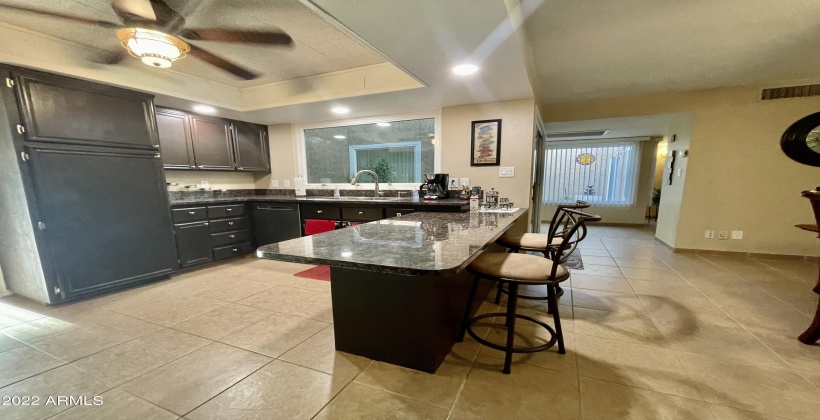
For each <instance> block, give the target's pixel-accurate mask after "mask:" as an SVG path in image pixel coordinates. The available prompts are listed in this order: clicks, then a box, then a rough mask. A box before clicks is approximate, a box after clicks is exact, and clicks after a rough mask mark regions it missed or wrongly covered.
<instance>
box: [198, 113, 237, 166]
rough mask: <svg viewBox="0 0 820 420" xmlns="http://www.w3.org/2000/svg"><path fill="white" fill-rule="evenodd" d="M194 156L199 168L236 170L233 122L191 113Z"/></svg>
mask: <svg viewBox="0 0 820 420" xmlns="http://www.w3.org/2000/svg"><path fill="white" fill-rule="evenodd" d="M190 118H191V131H192V134H193V139H194V158H195V159H196V167H197V168H198V169H224V170H234V169H235V168H236V165H235V163H234V159H233V148H232V145H231V123H230V122H228V121H226V120H221V119H219V118H208V117H200V116H198V115H191V117H190Z"/></svg>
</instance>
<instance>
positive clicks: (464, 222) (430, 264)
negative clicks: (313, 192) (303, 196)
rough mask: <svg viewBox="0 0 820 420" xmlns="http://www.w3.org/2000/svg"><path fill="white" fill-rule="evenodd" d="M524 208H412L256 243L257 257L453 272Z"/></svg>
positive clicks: (399, 271) (387, 270)
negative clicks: (483, 210)
mask: <svg viewBox="0 0 820 420" xmlns="http://www.w3.org/2000/svg"><path fill="white" fill-rule="evenodd" d="M526 211H527V209H520V210H517V211H516V212H514V213H438V212H417V213H413V214H408V215H405V216H401V217H395V218H392V219H386V220H380V221H376V222H371V223H366V224H362V225H359V226H351V227H347V228H344V229H338V230H334V231H331V232H325V233H320V234H317V235H313V236H306V237H302V238H297V239H291V240H289V241H284V242H279V243H275V244H270V245H265V246H262V247H260V248H259V249H258V250H257V251H256V254H257V256H258V257H260V258H268V259H272V260H280V261H291V262H299V263H308V264H326V265H330V266H333V267H345V268H353V269H359V270H367V271H377V272H383V273H393V274H408V275H424V274H430V273H453V272H457V271H458V270H459V269H460V268H461V267H462V266H463V265H464V264H465V263H466V262H468V261H472V259H473V258H474V257H475V256H476V255H477V253H478V251H480V250H481V249H482V248H484V246H486V245H487V244H489V243H492V242H494V241H495V240H496V239H497V238H498V237H499V236H501V234H502V233H503V232H504V231H505V230H507V229H508V228H509V227H510V226H512V224H513V222H515V221H516V220H517V219H518V218H520V217H521V216H523V215H524V214H525V213H526Z"/></svg>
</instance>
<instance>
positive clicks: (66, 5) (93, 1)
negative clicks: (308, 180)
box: [0, 0, 384, 87]
mask: <svg viewBox="0 0 820 420" xmlns="http://www.w3.org/2000/svg"><path fill="white" fill-rule="evenodd" d="M0 3H5V4H16V5H24V6H27V7H31V8H36V9H42V10H47V11H53V12H60V13H65V14H72V15H77V16H82V17H87V18H95V19H101V20H107V21H110V22H119V21H118V19H117V17H116V15H115V14H114V12H113V11H112V10H111V7H110V3H109V1H108V0H0ZM167 3H168V4H169V5H170V6H171V7H172V8H174V9H175V10H177V11H178V12H180V13H181V14H182V15H183V16H185V18H186V21H187V22H186V27H188V28H206V27H221V28H231V29H257V30H271V29H278V30H284V31H285V32H287V33H288V34H290V36H291V37H293V39H294V41H295V42H294V46H293V47H291V48H282V47H275V46H256V45H243V44H228V43H219V42H193V43H196V45H197V46H199V47H201V48H203V49H206V50H208V51H211V52H213V53H215V54H218V55H220V56H222V57H224V58H226V59H228V60H231V61H233V62H235V63H237V64H239V65H241V66H243V67H247V68H249V69H251V70H254V71H256V72H258V73H260V74H261V75H262V76H261V77H259V78H258V79H254V80H252V81H243V80H240V79H238V78H236V77H234V76H232V75H230V74H227V73H225V72H222V71H221V70H219V69H216V68H214V67H212V66H210V65H208V64H205V63H204V62H201V61H199V60H198V59H196V58H193V57H187V58H185V59H183V60H180V61H178V62H176V63H175V64H174V67H173V70H175V71H179V72H182V73H185V74H189V75H192V76H195V77H199V78H202V79H206V80H211V81H214V82H218V83H223V84H227V85H230V86H235V87H248V86H256V85H260V84H265V83H270V82H278V81H283V80H291V79H297V78H301V77H307V76H314V75H318V74H323V73H330V72H334V71H341V70H347V69H351V68H356V67H363V66H368V65H373V64H378V63H383V62H384V59H382V58H381V57H380V56H379V55H377V54H376V53H374V52H372V51H371V50H369V49H368V48H366V47H363V46H362V45H360V44H358V43H357V42H356V41H354V40H353V39H351V38H350V37H348V36H347V35H345V34H343V33H342V32H340V31H339V30H337V29H336V28H334V27H333V26H332V25H331V24H329V23H327V22H326V21H325V20H324V19H323V18H321V17H319V16H317V15H316V14H314V13H313V12H311V11H310V10H309V9H307V8H306V7H305V6H303V5H302V4H301V3H299V2H298V1H297V0H232V1H217V0H205V1H193V0H189V1H185V0H167ZM0 21H3V22H7V23H9V24H12V25H15V26H19V27H23V28H26V29H30V30H34V31H37V32H40V33H44V34H47V35H51V36H55V37H59V38H63V39H65V40H68V41H71V42H75V43H79V44H83V45H87V46H91V47H94V48H98V49H102V50H107V51H116V49H117V48H121V47H120V46H119V41H118V40H117V38H116V36H115V30H114V29H104V28H98V27H96V26H92V25H84V24H80V23H72V22H66V21H63V20H60V19H56V18H49V17H40V16H36V15H33V14H31V13H24V12H15V11H9V10H2V12H1V13H0ZM20 41H21V42H25V40H22V39H21V40H20ZM89 58H90V57H89ZM126 65H128V66H131V67H133V68H140V69H142V70H144V71H146V72H161V71H163V70H160V69H152V68H150V67H147V66H144V65H142V64H140V63H139V62H138V61H137V60H136V59H132V60H127V64H126ZM143 68H144V69H143Z"/></svg>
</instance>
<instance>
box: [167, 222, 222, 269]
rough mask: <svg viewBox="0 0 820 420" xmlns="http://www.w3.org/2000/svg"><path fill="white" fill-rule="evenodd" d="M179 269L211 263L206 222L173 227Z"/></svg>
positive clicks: (208, 232) (209, 238) (209, 232)
mask: <svg viewBox="0 0 820 420" xmlns="http://www.w3.org/2000/svg"><path fill="white" fill-rule="evenodd" d="M174 232H175V233H176V237H177V255H178V256H179V265H180V267H190V266H192V265H197V264H202V263H206V262H209V261H213V259H214V258H213V255H212V254H211V229H210V226H209V223H208V222H194V223H182V224H176V225H174Z"/></svg>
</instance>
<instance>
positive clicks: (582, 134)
mask: <svg viewBox="0 0 820 420" xmlns="http://www.w3.org/2000/svg"><path fill="white" fill-rule="evenodd" d="M608 132H609V130H593V131H567V132H564V133H547V138H548V139H572V138H578V137H601V136H603V135H604V134H606V133H608Z"/></svg>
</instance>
